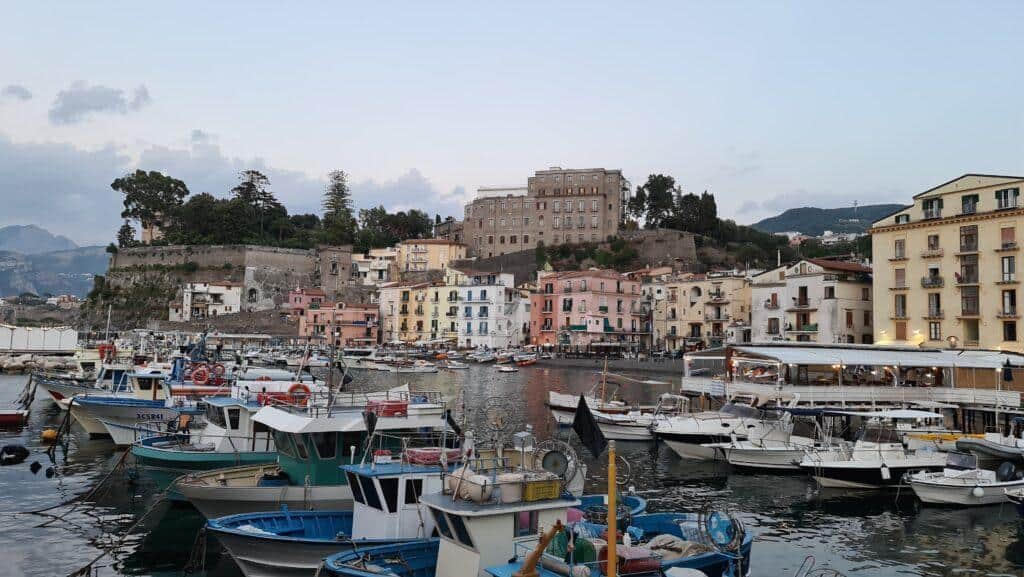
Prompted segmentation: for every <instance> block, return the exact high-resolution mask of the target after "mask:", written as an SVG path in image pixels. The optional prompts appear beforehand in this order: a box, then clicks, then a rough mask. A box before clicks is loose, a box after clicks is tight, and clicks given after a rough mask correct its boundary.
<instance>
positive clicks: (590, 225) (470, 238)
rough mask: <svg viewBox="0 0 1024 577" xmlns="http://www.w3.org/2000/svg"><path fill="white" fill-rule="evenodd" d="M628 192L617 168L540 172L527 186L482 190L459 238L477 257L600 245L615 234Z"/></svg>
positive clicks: (472, 205) (465, 219)
mask: <svg viewBox="0 0 1024 577" xmlns="http://www.w3.org/2000/svg"><path fill="white" fill-rule="evenodd" d="M629 193H630V184H629V181H628V180H626V179H625V178H624V177H623V176H622V171H621V170H606V169H604V168H587V169H562V168H560V167H557V166H556V167H552V168H550V169H549V170H538V171H537V172H536V173H535V174H534V175H533V176H531V177H529V178H528V179H527V186H526V187H525V188H521V187H520V188H480V189H479V190H478V193H477V198H475V199H474V200H473V201H472V202H470V203H469V204H467V205H466V212H465V215H464V218H463V221H462V222H463V232H462V234H463V238H464V240H465V242H466V243H467V244H468V245H469V248H470V252H471V253H472V254H474V255H476V256H479V257H492V256H497V255H502V254H506V253H510V252H518V251H523V250H532V249H533V248H535V247H536V246H537V245H538V244H540V243H543V244H545V245H552V244H562V243H581V242H599V241H603V240H605V239H607V238H608V237H609V236H613V235H615V234H617V233H618V232H619V224H620V223H621V222H622V219H623V210H624V206H625V203H626V200H627V199H628V197H629Z"/></svg>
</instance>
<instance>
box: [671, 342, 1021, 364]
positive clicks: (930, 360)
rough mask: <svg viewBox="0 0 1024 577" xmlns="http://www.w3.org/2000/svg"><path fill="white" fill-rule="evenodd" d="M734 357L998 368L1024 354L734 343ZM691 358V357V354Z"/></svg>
mask: <svg viewBox="0 0 1024 577" xmlns="http://www.w3.org/2000/svg"><path fill="white" fill-rule="evenodd" d="M733 353H734V355H733V360H734V361H738V362H744V361H745V362H755V363H756V362H773V361H775V362H779V363H782V364H788V365H821V366H829V365H837V364H839V365H845V366H899V367H903V368H911V367H920V368H924V367H958V368H979V369H998V368H1002V366H1003V364H1004V363H1005V362H1006V361H1007V360H1009V361H1010V362H1011V363H1012V364H1013V365H1014V366H1020V365H1021V364H1022V363H1024V357H1021V356H1020V355H1017V354H1009V353H1002V352H999V351H964V350H956V349H950V350H945V349H943V350H937V349H923V350H922V349H911V348H906V349H900V348H884V347H805V346H783V345H780V346H757V345H752V346H734V347H733ZM690 358H692V357H690Z"/></svg>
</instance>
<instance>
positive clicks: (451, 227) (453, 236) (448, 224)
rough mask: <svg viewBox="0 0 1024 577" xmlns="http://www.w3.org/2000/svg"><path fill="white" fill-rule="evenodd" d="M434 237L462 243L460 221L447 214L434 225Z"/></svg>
mask: <svg viewBox="0 0 1024 577" xmlns="http://www.w3.org/2000/svg"><path fill="white" fill-rule="evenodd" d="M434 238H443V239H445V240H450V241H452V242H459V243H463V242H464V238H463V235H462V221H460V220H455V218H454V217H451V216H449V217H448V218H446V219H444V220H443V221H441V222H440V223H438V224H435V225H434Z"/></svg>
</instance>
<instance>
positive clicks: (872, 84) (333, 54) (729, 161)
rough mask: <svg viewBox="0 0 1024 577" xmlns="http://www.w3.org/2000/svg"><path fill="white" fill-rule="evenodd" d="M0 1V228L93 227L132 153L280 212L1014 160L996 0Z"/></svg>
mask: <svg viewBox="0 0 1024 577" xmlns="http://www.w3.org/2000/svg"><path fill="white" fill-rule="evenodd" d="M4 14H5V17H4V19H3V20H2V21H0V53H2V54H4V55H5V57H4V58H2V59H0V199H2V200H4V201H5V204H6V205H7V210H4V211H0V225H4V224H15V223H38V224H42V225H44V226H47V227H49V228H51V229H52V230H54V232H60V233H64V234H67V235H68V236H70V237H71V238H73V239H75V240H76V241H78V242H81V243H106V242H108V241H109V240H111V239H112V237H113V232H114V231H115V230H116V227H117V225H118V220H119V219H118V213H119V211H120V200H119V197H118V195H117V193H114V192H113V191H111V190H110V189H109V183H110V181H111V180H112V179H113V178H114V177H116V176H118V175H120V174H121V173H124V172H126V171H128V170H130V169H133V168H135V167H137V166H140V167H143V168H147V169H157V170H164V171H167V172H169V173H171V174H173V175H175V176H177V177H179V178H182V179H183V180H185V181H186V183H187V184H188V185H189V186H190V188H191V189H192V191H193V192H202V191H209V192H213V193H215V194H224V193H225V192H226V190H227V189H228V188H230V187H231V186H232V185H233V183H234V175H235V174H236V173H237V172H238V171H239V170H241V169H243V168H247V167H250V166H255V167H258V168H262V169H264V170H265V171H267V172H268V174H269V175H270V176H271V179H272V183H273V184H274V189H275V191H276V192H277V194H278V196H279V197H280V198H281V199H282V200H283V201H285V202H286V204H288V206H289V208H290V209H291V210H292V211H293V212H300V211H309V210H316V209H317V207H318V204H319V193H320V191H321V190H322V186H323V182H322V179H323V176H324V174H325V173H326V172H327V171H329V170H331V169H334V168H341V169H344V170H346V171H348V172H349V173H350V174H351V175H352V179H353V182H354V184H355V193H356V203H357V204H358V205H360V206H370V205H373V204H376V203H384V204H385V205H386V206H388V207H389V208H408V207H418V208H422V209H424V210H428V211H429V212H431V213H434V212H440V213H442V214H455V215H458V214H459V212H460V206H461V203H462V201H463V200H464V199H465V198H466V197H467V196H471V195H472V194H473V193H474V191H475V190H476V188H477V187H478V186H494V185H515V184H524V183H525V181H526V177H527V176H528V175H529V174H531V173H532V172H533V171H534V170H536V169H539V168H544V167H547V166H552V165H560V166H563V167H569V166H572V167H592V166H604V167H608V168H622V169H623V170H624V171H625V173H626V175H627V176H628V177H629V178H630V179H631V180H632V181H633V183H634V185H635V184H639V183H642V182H643V181H644V180H645V179H646V176H647V175H648V174H650V173H653V172H661V173H669V174H672V175H673V176H675V177H676V179H677V181H678V182H679V183H680V184H681V185H682V186H683V188H684V189H685V190H688V191H702V190H705V189H707V190H709V191H711V192H714V193H715V195H716V197H717V198H718V204H719V207H720V212H721V213H723V214H724V215H725V216H731V217H734V218H736V219H737V220H738V221H740V222H751V221H754V220H757V219H759V218H761V217H763V216H767V215H771V214H774V213H777V212H779V211H781V210H783V209H785V208H789V207H793V206H802V205H814V206H845V205H849V203H851V202H852V201H853V200H855V199H856V200H859V201H860V202H861V204H866V203H872V202H904V201H907V200H908V199H909V198H910V196H911V195H912V194H914V193H916V192H919V191H921V190H924V189H926V188H928V187H930V186H933V185H935V184H938V183H940V182H943V181H945V180H948V179H950V178H953V177H954V176H957V175H959V174H961V173H964V172H993V173H1001V174H1020V173H1024V166H1022V164H1024V154H1022V153H1024V145H1022V141H1021V134H1022V132H1024V131H1022V128H1024V121H1022V120H1024V119H1022V114H1024V112H1022V110H1024V106H1022V105H1021V96H1020V92H1021V84H1022V82H1021V80H1020V79H1019V76H1020V74H1019V71H1020V70H1021V61H1022V57H1024V42H1022V41H1021V35H1020V31H1019V23H1020V22H1022V21H1024V4H1021V3H1013V2H988V3H967V2H904V3H882V2H858V3H847V4H838V3H820V2H814V3H812V2H803V3H788V2H771V3H768V2H749V3H748V2H732V3H729V2H726V3H722V2H701V3H689V2H667V3H630V4H628V5H627V4H625V3H595V2H590V3H571V2H560V3H532V2H518V3H515V4H514V5H510V6H507V7H503V6H498V7H493V6H491V7H486V8H484V7H483V6H482V5H480V4H479V3H412V2H410V3H398V2H395V3H360V4H350V5H342V4H340V3H318V4H305V3H300V2H291V3H261V2H247V3H230V2H220V3H198V2H197V3H189V2H175V3H164V4H151V3H132V4H128V3H123V4H115V3H110V4H104V3H70V2H68V3H64V4H62V5H51V4H40V3H18V4H12V5H11V6H10V7H9V8H8V9H7V10H4Z"/></svg>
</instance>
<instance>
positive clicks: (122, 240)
mask: <svg viewBox="0 0 1024 577" xmlns="http://www.w3.org/2000/svg"><path fill="white" fill-rule="evenodd" d="M135 244H136V242H135V229H134V228H132V225H130V224H128V221H127V220H126V221H124V224H122V225H121V228H120V229H118V231H117V247H118V248H128V247H131V246H135Z"/></svg>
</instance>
